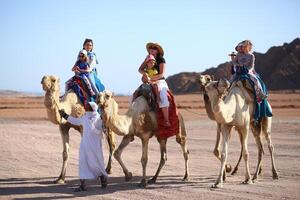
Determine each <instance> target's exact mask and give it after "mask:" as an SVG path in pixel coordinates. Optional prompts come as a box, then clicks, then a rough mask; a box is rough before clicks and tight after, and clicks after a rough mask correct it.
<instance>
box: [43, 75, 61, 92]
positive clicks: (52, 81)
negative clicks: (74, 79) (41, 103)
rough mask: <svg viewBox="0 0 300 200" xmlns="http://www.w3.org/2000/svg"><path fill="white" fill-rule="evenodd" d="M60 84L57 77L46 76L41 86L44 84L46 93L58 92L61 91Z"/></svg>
mask: <svg viewBox="0 0 300 200" xmlns="http://www.w3.org/2000/svg"><path fill="white" fill-rule="evenodd" d="M59 83H60V80H59V78H58V77H57V76H52V75H50V76H48V75H46V76H44V77H43V78H42V81H41V84H42V87H43V90H44V91H46V92H56V91H59V89H60V88H59Z"/></svg>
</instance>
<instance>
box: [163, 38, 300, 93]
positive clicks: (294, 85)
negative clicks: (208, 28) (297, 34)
mask: <svg viewBox="0 0 300 200" xmlns="http://www.w3.org/2000/svg"><path fill="white" fill-rule="evenodd" d="M254 55H255V58H256V60H255V69H256V71H257V72H258V73H259V74H260V76H261V77H262V78H263V80H264V82H265V83H266V85H267V88H268V89H269V90H293V89H300V38H296V39H295V40H293V41H292V42H291V43H284V44H283V45H282V46H276V47H271V48H270V49H269V50H268V51H267V52H266V53H265V54H262V53H258V52H254ZM230 66H231V65H230V63H229V62H225V63H222V64H220V65H218V66H217V67H216V68H215V67H213V68H209V69H207V70H205V71H204V72H182V73H179V74H175V75H173V76H169V77H168V78H167V82H168V84H169V87H170V89H171V91H172V92H173V93H175V94H185V93H194V92H199V91H200V87H199V84H198V80H197V79H198V77H199V75H200V74H210V75H213V76H214V77H215V79H219V78H224V77H225V78H227V79H229V78H230V76H231V74H230Z"/></svg>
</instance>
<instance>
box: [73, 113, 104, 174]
mask: <svg viewBox="0 0 300 200" xmlns="http://www.w3.org/2000/svg"><path fill="white" fill-rule="evenodd" d="M68 122H70V123H71V124H74V125H78V126H79V125H82V127H83V136H82V139H81V142H80V149H79V178H80V179H97V178H98V177H99V176H102V175H104V176H107V173H106V171H105V166H104V157H103V151H102V141H101V139H102V134H103V131H102V120H101V118H100V116H99V114H98V113H97V112H86V113H85V114H84V115H83V116H82V117H80V118H75V117H72V116H69V117H68Z"/></svg>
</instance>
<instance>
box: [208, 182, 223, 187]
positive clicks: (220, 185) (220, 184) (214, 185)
mask: <svg viewBox="0 0 300 200" xmlns="http://www.w3.org/2000/svg"><path fill="white" fill-rule="evenodd" d="M210 188H223V184H222V183H215V184H213V185H212V186H211V187H210Z"/></svg>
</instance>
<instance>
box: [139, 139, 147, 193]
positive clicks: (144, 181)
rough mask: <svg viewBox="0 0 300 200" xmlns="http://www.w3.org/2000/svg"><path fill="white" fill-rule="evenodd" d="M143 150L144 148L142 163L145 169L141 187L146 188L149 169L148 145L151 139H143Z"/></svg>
mask: <svg viewBox="0 0 300 200" xmlns="http://www.w3.org/2000/svg"><path fill="white" fill-rule="evenodd" d="M141 140H142V148H143V153H142V158H141V163H142V167H143V178H142V180H141V183H140V186H141V187H144V188H145V187H146V186H147V182H146V167H147V162H148V143H149V138H142V139H141Z"/></svg>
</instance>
